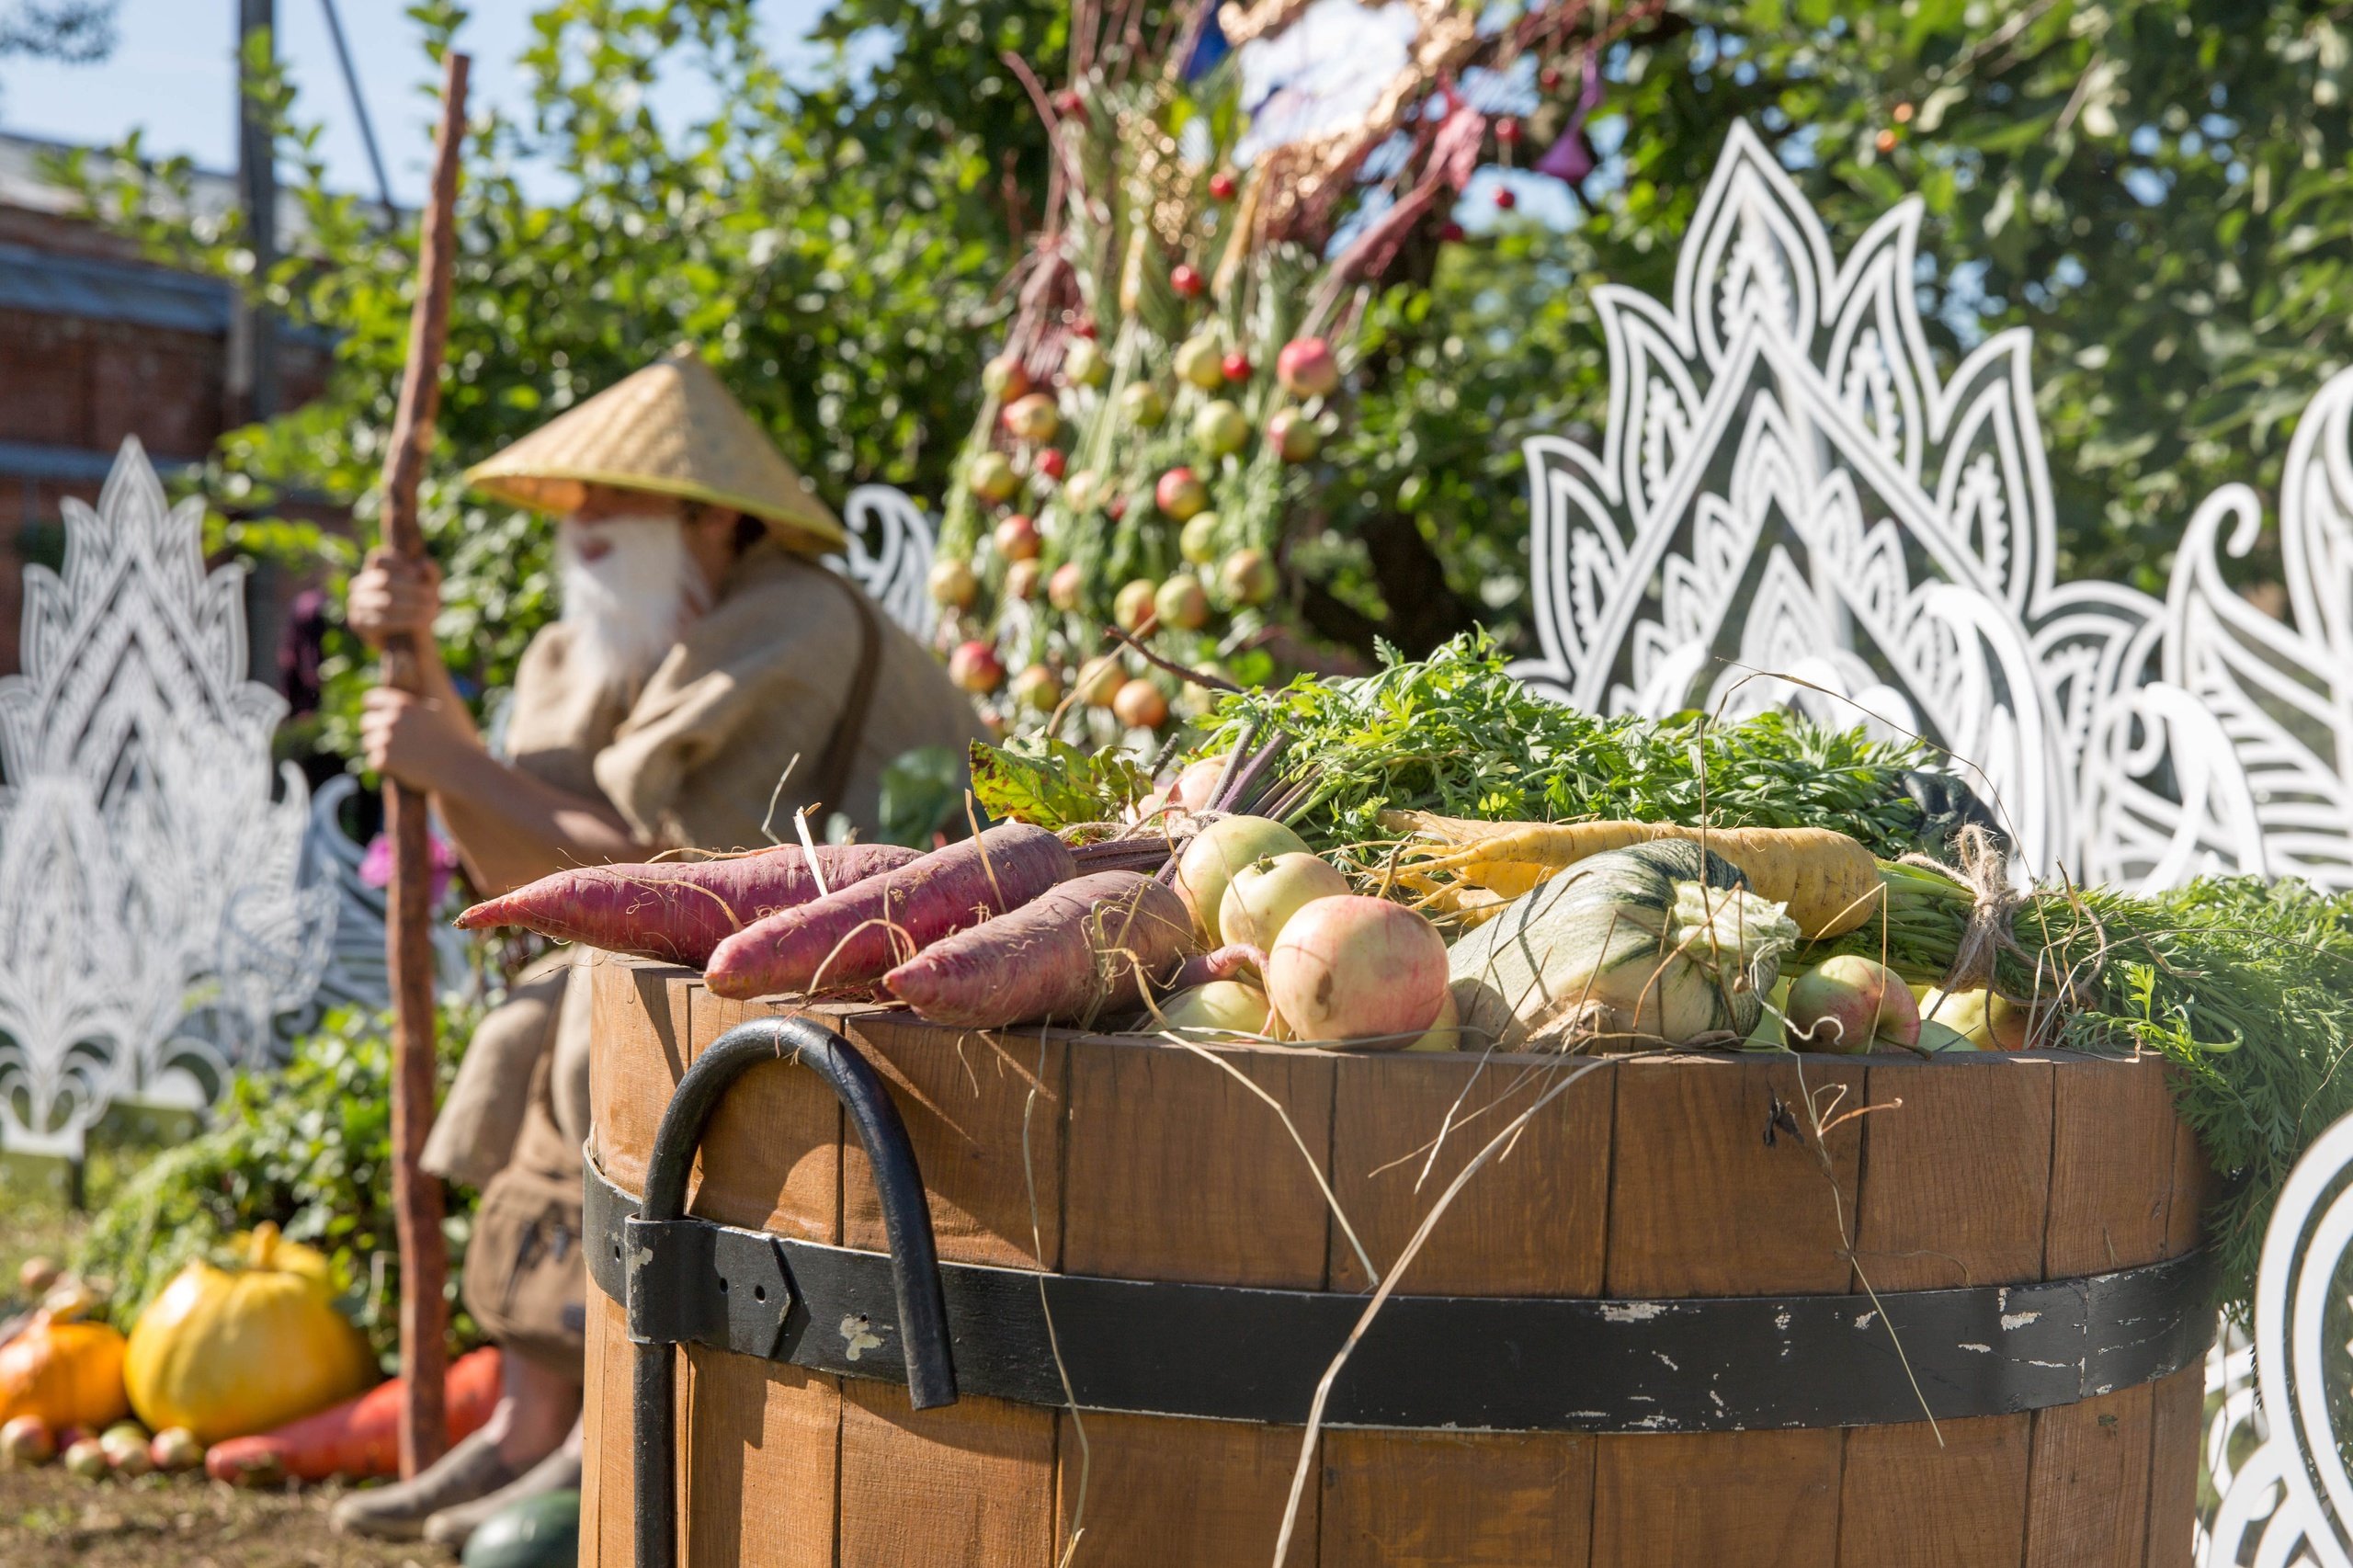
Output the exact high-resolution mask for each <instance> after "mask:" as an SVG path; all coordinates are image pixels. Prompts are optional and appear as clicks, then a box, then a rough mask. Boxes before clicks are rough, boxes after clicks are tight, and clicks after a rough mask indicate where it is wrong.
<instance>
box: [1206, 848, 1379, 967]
mask: <svg viewBox="0 0 2353 1568" xmlns="http://www.w3.org/2000/svg"><path fill="white" fill-rule="evenodd" d="M1349 891H1351V890H1350V889H1349V887H1348V879H1347V878H1346V877H1344V876H1342V875H1341V874H1340V873H1339V872H1337V871H1336V870H1334V869H1332V868H1331V867H1330V866H1329V865H1327V864H1325V863H1324V860H1323V859H1322V858H1320V857H1317V856H1314V855H1302V854H1301V853H1299V852H1298V851H1297V850H1293V851H1291V852H1290V853H1289V854H1285V855H1269V856H1267V857H1265V858H1260V859H1256V860H1253V861H1251V862H1250V864H1248V865H1246V866H1245V867H1243V868H1242V869H1240V870H1237V871H1235V872H1234V873H1233V881H1230V882H1228V883H1226V885H1225V896H1224V897H1222V898H1221V899H1220V900H1219V901H1218V906H1217V939H1218V940H1219V941H1220V942H1247V943H1248V944H1249V945H1250V946H1252V947H1254V948H1257V949H1261V950H1264V949H1269V948H1272V947H1273V946H1274V945H1275V938H1276V937H1279V936H1280V935H1281V934H1282V929H1283V926H1285V925H1286V924H1287V923H1288V922H1289V921H1290V917H1291V916H1292V915H1296V914H1298V913H1299V912H1300V910H1301V908H1302V906H1304V905H1306V904H1309V903H1313V902H1314V901H1315V900H1317V899H1319V898H1336V897H1338V896H1339V895H1341V894H1343V893H1346V892H1349Z"/></svg>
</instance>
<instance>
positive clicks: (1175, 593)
mask: <svg viewBox="0 0 2353 1568" xmlns="http://www.w3.org/2000/svg"><path fill="white" fill-rule="evenodd" d="M1152 610H1153V613H1154V615H1156V616H1158V617H1159V618H1160V624H1161V625H1163V626H1165V627H1169V628H1173V629H1174V630H1176V631H1199V630H1200V629H1201V628H1202V627H1203V626H1205V625H1207V624H1208V623H1209V619H1210V597H1209V595H1208V594H1206V593H1204V592H1202V590H1201V580H1200V579H1199V577H1196V576H1194V575H1193V574H1191V573H1190V572H1179V573H1177V574H1176V575H1175V576H1173V577H1171V578H1169V579H1168V581H1166V582H1165V583H1163V584H1161V585H1160V586H1159V588H1158V589H1156V590H1155V591H1154V594H1153V596H1152Z"/></svg>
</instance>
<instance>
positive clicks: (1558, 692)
mask: <svg viewBox="0 0 2353 1568" xmlns="http://www.w3.org/2000/svg"><path fill="white" fill-rule="evenodd" d="M1921 216H1922V207H1921V204H1920V203H1919V201H1918V200H1917V199H1911V200H1906V201H1904V202H1902V203H1900V204H1899V205H1898V206H1896V207H1895V208H1894V209H1893V210H1891V211H1889V212H1888V213H1887V214H1886V215H1885V216H1884V217H1882V218H1881V220H1880V221H1879V222H1876V223H1874V224H1873V225H1872V226H1871V227H1870V230H1869V231H1868V232H1867V233H1865V234H1864V235H1863V237H1862V239H1861V241H1860V242H1859V244H1857V245H1856V247H1855V249H1854V251H1853V252H1852V254H1850V255H1849V256H1847V257H1846V259H1845V260H1844V261H1843V262H1840V261H1838V260H1836V258H1835V257H1834V256H1833V255H1832V252H1831V247H1830V241H1829V235H1828V233H1827V231H1826V230H1825V229H1824V226H1823V224H1822V222H1821V221H1820V220H1819V219H1818V218H1817V217H1816V216H1815V215H1814V213H1813V210H1811V209H1810V208H1808V207H1807V205H1806V204H1805V201H1804V199H1803V197H1802V195H1801V194H1800V193H1799V191H1798V189H1797V187H1796V185H1795V184H1794V183H1793V182H1792V181H1791V180H1790V177H1789V176H1788V175H1787V174H1786V173H1785V172H1783V170H1782V169H1781V168H1780V166H1779V164H1778V163H1777V162H1775V160H1774V159H1773V157H1772V156H1771V155H1770V153H1768V151H1767V149H1766V148H1765V146H1764V145H1763V143H1762V142H1760V141H1759V140H1758V139H1757V137H1756V135H1755V133H1754V132H1752V131H1750V130H1749V129H1748V128H1747V127H1746V126H1745V125H1735V126H1734V127H1733V131H1732V135H1731V137H1730V139H1729V141H1728V142H1727V143H1726V145H1725V149H1724V153H1723V157H1722V161H1721V162H1720V163H1719V164H1718V165H1717V168H1716V171H1715V174H1714V176H1713V177H1712V178H1711V181H1710V182H1709V186H1708V189H1707V191H1706V193H1705V194H1704V195H1703V196H1702V198H1701V199H1700V202H1699V210H1698V211H1697V213H1696V214H1695V217H1694V224H1693V229H1692V232H1691V233H1690V235H1689V236H1688V238H1687V239H1686V241H1685V243H1684V246H1683V249H1682V252H1681V254H1680V256H1679V257H1678V260H1677V268H1676V278H1675V286H1674V295H1673V299H1672V301H1671V303H1670V304H1661V303H1660V302H1659V301H1655V300H1653V299H1652V298H1650V297H1649V296H1648V295H1645V294H1642V293H1639V292H1636V291H1635V290H1629V289H1624V288H1620V287H1616V286H1609V285H1605V286H1603V287H1600V288H1597V290H1595V291H1594V301H1595V306H1596V309H1597V312H1598V314H1599V316H1600V318H1601V324H1602V329H1603V332H1604V334H1605V336H1606V338H1607V341H1608V352H1609V366H1610V392H1609V411H1608V426H1607V431H1606V434H1605V437H1604V442H1603V447H1602V449H1601V451H1600V452H1598V453H1595V452H1593V451H1591V450H1589V449H1586V448H1585V447H1582V446H1579V445H1577V444H1575V443H1574V442H1570V441H1564V440H1558V439H1553V438H1549V437H1540V438H1537V439H1534V440H1531V441H1529V443H1528V445H1527V458H1528V464H1529V475H1530V484H1531V490H1532V506H1533V514H1534V529H1533V533H1532V536H1531V539H1530V561H1531V567H1532V574H1533V578H1534V581H1533V590H1534V595H1533V597H1534V609H1535V614H1534V621H1535V630H1536V634H1537V640H1538V642H1539V645H1540V650H1541V651H1540V654H1539V655H1538V656H1537V657H1535V658H1533V659H1530V660H1528V661H1525V662H1524V663H1522V664H1521V665H1518V666H1516V668H1517V670H1518V673H1519V674H1520V675H1521V676H1523V677H1524V678H1526V679H1527V680H1529V682H1530V683H1531V684H1533V685H1535V686H1536V687H1539V688H1540V689H1541V690H1543V691H1545V692H1546V693H1548V694H1550V695H1552V696H1553V697H1555V698H1557V699H1561V700H1563V701H1566V702H1572V703H1575V704H1577V705H1579V706H1582V707H1586V708H1590V709H1593V710H1597V711H1603V712H1610V713H1652V714H1656V713H1665V712H1670V711H1673V710H1678V709H1683V708H1688V707H1699V708H1704V709H1707V710H1711V711H1721V712H1723V713H1725V714H1727V715H1728V716H1733V717H1738V716H1741V715H1745V714H1746V713H1750V712H1754V711H1756V710H1758V709H1760V708H1764V707H1768V706H1771V705H1774V704H1779V703H1784V702H1787V703H1791V704H1794V705H1795V706H1797V707H1799V708H1801V709H1802V710H1806V711H1809V712H1811V713H1813V714H1814V715H1815V716H1817V717H1819V718H1822V719H1824V720H1829V721H1834V722H1843V723H1852V722H1858V721H1859V720H1860V721H1863V722H1870V723H1871V724H1872V725H1874V727H1877V728H1880V729H1882V730H1884V731H1887V732H1890V733H1893V732H1918V733H1923V734H1925V735H1927V737H1928V738H1929V739H1930V740H1932V741H1934V742H1935V743H1937V744H1939V745H1941V746H1943V747H1945V748H1946V749H1947V750H1948V751H1949V753H1950V754H1951V756H1953V757H1954V758H1955V759H1957V760H1956V761H1955V763H1954V765H1953V766H1954V768H1955V770H1956V771H1957V772H1960V773H1961V774H1962V775H1963V776H1964V777H1965V778H1968V779H1969V781H1970V782H1971V783H1972V785H1973V786H1975V787H1976V788H1977V789H1978V790H1979V791H1980V792H1981V793H1983V794H1985V795H1987V796H1989V797H1991V801H1992V803H1993V804H1994V805H1995V808H1996V810H1997V811H1998V812H2000V813H2001V815H2002V816H2003V817H2004V819H2005V820H2006V822H2007V823H2008V824H2010V825H2011V827H2012V829H2013V832H2014V835H2015V837H2016V840H2017V844H2018V849H2019V852H2020V854H2021V856H2022V857H2023V858H2024V859H2025V861H2026V863H2027V865H2028V866H2029V868H2030V869H2033V870H2035V871H2038V872H2044V873H2048V872H2052V871H2056V870H2058V869H2062V868H2064V869H2067V870H2068V871H2070V872H2071V873H2073V874H2075V875H2076V876H2078V877H2082V878H2086V879H2088V880H2091V881H2109V882H2114V883H2118V884H2120V885H2124V886H2143V887H2153V886H2163V885H2170V884H2174V883H2177V882H2180V881H2186V880H2188V878H2189V877H2191V876H2194V875H2197V874H2199V873H2200V872H2213V871H2241V870H2244V871H2250V872H2256V873H2270V874H2278V873H2279V872H2283V871H2290V870H2292V871H2295V872H2298V873H2299V874H2302V875H2304V876H2307V877H2310V878H2312V879H2313V881H2317V882H2320V883H2323V884H2324V885H2327V886H2332V887H2342V886H2347V885H2353V792H2349V791H2348V786H2347V779H2348V778H2353V707H2348V705H2353V640H2348V629H2349V628H2353V525H2348V518H2353V446H2349V445H2348V440H2347V420H2348V410H2353V373H2348V377H2340V378H2339V379H2338V380H2337V381H2333V382H2332V383H2330V385H2329V387H2328V388H2327V389H2325V391H2324V392H2323V393H2322V394H2321V396H2320V397H2319V398H2318V399H2317V400H2316V401H2315V403H2314V404H2313V410H2312V412H2311V414H2310V415H2308V416H2307V418H2306V419H2305V421H2304V422H2303V425H2302V426H2301V427H2300V434H2299V436H2298V437H2297V443H2296V447H2295V449H2294V451H2293V452H2292V453H2291V455H2290V465H2289V472H2290V485H2289V493H2288V496H2287V501H2286V505H2285V506H2284V508H2283V518H2282V527H2283V533H2284V535H2285V537H2286V538H2287V540H2288V541H2289V542H2288V550H2289V562H2288V564H2289V576H2290V585H2291V586H2290V595H2291V600H2292V604H2293V609H2294V622H2293V624H2292V625H2288V626H2283V625H2281V624H2280V623H2279V622H2278V621H2275V620H2273V619H2270V618H2269V617H2268V616H2265V615H2263V614H2262V613H2261V612H2260V611H2259V610H2256V608H2253V607H2252V606H2250V605H2248V604H2247V603H2246V602H2245V600H2243V599H2241V598H2240V597H2238V596H2236V595H2235V594H2233V593H2232V592H2230V590H2229V589H2228V588H2226V587H2225V586H2224V585H2223V584H2222V578H2221V575H2220V573H2219V568H2218V566H2217V562H2216V551H2217V548H2218V546H2219V545H2220V544H2222V543H2223V542H2225V541H2223V540H2222V531H2221V529H2222V520H2223V519H2224V518H2225V517H2229V518H2232V519H2234V521H2235V525H2236V526H2235V528H2234V531H2233V532H2232V534H2231V536H2230V539H2229V540H2228V541H2227V543H2228V545H2229V548H2232V549H2234V550H2236V551H2244V550H2245V548H2246V547H2247V545H2248V544H2249V543H2250V542H2251V541H2252V540H2253V538H2254V534H2255V530H2256V527H2257V526H2258V524H2259V521H2260V519H2259V517H2258V515H2257V510H2256V503H2255V498H2254V496H2253V494H2252V493H2250V492H2247V491H2245V489H2244V487H2240V486H2232V487H2228V488H2226V489H2225V490H2223V491H2222V492H2221V493H2218V494H2216V495H2215V496H2214V497H2213V499H2211V501H2209V502H2208V503H2207V505H2206V506H2205V507H2204V508H2202V509H2201V510H2200V513H2199V515H2198V517H2197V518H2196V519H2195V520H2194V521H2193V522H2192V524H2191V526H2190V528H2189V531H2188V536H2187V537H2186V538H2185V540H2184V541H2183V548H2182V551H2181V554H2180V562H2181V564H2180V567H2179V569H2178V571H2177V576H2176V580H2175V583H2174V588H2173V592H2172V594H2171V596H2170V597H2169V599H2168V600H2167V602H2165V603H2163V604H2160V603H2159V602H2157V601H2156V600H2154V599H2152V598H2150V597H2148V596H2146V595H2144V594H2141V593H2139V592H2136V591H2134V590H2132V589H2130V588H2126V587H2123V586H2120V585H2115V584H2108V583H2064V584H2063V583H2060V582H2057V581H2056V580H2055V576H2054V562H2055V561H2056V548H2055V534H2054V527H2053V524H2054V518H2053V516H2052V497H2051V484H2050V474H2049V470H2048V466H2047V462H2046V459H2045V456H2044V452H2043V448H2042V436H2041V430H2040V426H2039V424H2038V423H2037V421H2036V418H2035V415H2034V397H2033V383H2032V380H2031V377H2030V375H2029V350H2030V347H2031V340H2030V338H2029V335H2028V334H2027V333H2025V332H2024V331H2022V330H2013V331H2009V332H2005V333H2002V334H1999V335H1995V337H1993V338H1991V339H1989V340H1988V341H1986V342H1985V343H1984V344H1983V345H1981V346H1980V347H1978V348H1977V349H1975V350H1974V351H1973V352H1972V353H1971V354H1970V355H1968V356H1967V358H1964V359H1963V360H1962V361H1961V364H1960V366H1959V367H1958V368H1957V369H1955V371H1954V372H1953V374H1952V376H1951V377H1950V378H1949V379H1940V378H1939V377H1938V374H1937V371H1936V367H1935V364H1934V362H1933V360H1932V359H1931V358H1930V355H1929V353H1928V349H1927V339H1926V335H1925V334H1924V333H1923V332H1922V330H1921V324H1920V316H1919V310H1918V306H1917V303H1916V301H1915V297H1914V285H1913V279H1914V278H1915V263H1916V261H1917V256H1916V250H1915V243H1916V239H1917V235H1918V232H1919V226H1920V222H1921Z"/></svg>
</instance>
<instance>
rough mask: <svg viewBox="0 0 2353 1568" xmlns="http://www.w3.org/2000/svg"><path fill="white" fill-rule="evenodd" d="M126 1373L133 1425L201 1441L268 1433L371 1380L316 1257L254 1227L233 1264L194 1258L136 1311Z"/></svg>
mask: <svg viewBox="0 0 2353 1568" xmlns="http://www.w3.org/2000/svg"><path fill="white" fill-rule="evenodd" d="M123 1371H124V1377H125V1379H126V1381H128V1383H129V1385H130V1390H131V1405H132V1407H133V1408H135V1409H136V1410H137V1411H138V1412H139V1418H140V1419H141V1420H142V1421H144V1422H146V1423H147V1425H148V1426H151V1427H153V1428H154V1429H156V1430H158V1431H161V1430H163V1429H164V1428H165V1427H168V1426H185V1427H187V1428H188V1430H189V1431H191V1432H193V1433H195V1434H196V1437H197V1440H198V1441H199V1442H200V1443H204V1444H206V1445H208V1446H209V1445H210V1444H213V1443H217V1442H220V1441H221V1440H222V1439H223V1438H226V1437H244V1436H246V1435H247V1434H249V1433H254V1432H267V1431H269V1430H270V1429H271V1428H273V1427H277V1426H283V1425H285V1424H286V1423H287V1422H289V1421H292V1420H296V1419H299V1418H300V1417H301V1416H305V1415H310V1414H311V1413H312V1412H313V1411H318V1410H324V1409H325V1408H326V1407H327V1406H328V1405H330V1404H334V1403H337V1402H338V1401H341V1400H345V1399H348V1398H350V1397H351V1396H352V1395H353V1394H355V1393H358V1392H359V1391H360V1390H362V1389H364V1388H366V1387H367V1386H368V1385H369V1383H370V1382H372V1381H375V1359H374V1358H373V1356H371V1355H370V1354H369V1348H368V1342H367V1340H365V1339H364V1338H362V1337H361V1336H360V1334H359V1331H358V1329H356V1328H354V1327H353V1326H352V1325H351V1323H350V1320H349V1319H347V1318H346V1317H345V1316H344V1315H343V1314H342V1313H341V1312H338V1311H336V1310H335V1288H334V1285H333V1282H332V1280H331V1279H330V1278H329V1270H328V1267H327V1262H326V1259H325V1258H324V1257H322V1256H319V1255H318V1254H317V1253H315V1252H313V1251H312V1250H311V1249H310V1248H309V1247H306V1246H302V1245H301V1244H297V1243H294V1242H288V1241H281V1240H280V1239H279V1238H278V1227H277V1226H275V1225H261V1226H257V1227H256V1229H255V1231H254V1233H253V1234H252V1235H251V1236H250V1237H248V1238H247V1239H246V1241H245V1244H244V1259H243V1261H242V1264H241V1266H240V1267H236V1268H234V1269H223V1268H216V1267H213V1266H212V1265H211V1264H210V1263H206V1262H203V1261H201V1260H199V1261H197V1262H194V1263H191V1264H189V1265H188V1267H186V1268H183V1269H182V1270H180V1272H179V1273H178V1275H177V1276H176V1277H175V1278H173V1280H172V1282H171V1283H170V1284H169V1285H166V1286H165V1287H164V1292H163V1294H162V1295H160V1296H157V1297H156V1298H155V1300H154V1301H153V1302H151V1303H150V1304H149V1305H148V1308H147V1310H146V1311H145V1312H142V1313H140V1314H139V1322H138V1323H137V1324H134V1325H133V1326H132V1328H131V1345H130V1352H129V1357H128V1359H127V1362H126V1365H125V1367H124V1369H123Z"/></svg>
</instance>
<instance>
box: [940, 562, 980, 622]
mask: <svg viewBox="0 0 2353 1568" xmlns="http://www.w3.org/2000/svg"><path fill="white" fill-rule="evenodd" d="M927 585H928V586H929V587H930V589H931V602H932V603H934V604H936V605H944V606H946V607H947V608H949V609H962V608H966V607H967V606H969V605H970V604H971V603H972V600H973V598H974V597H976V596H977V595H978V594H979V593H980V591H981V581H980V579H979V578H978V577H975V576H973V575H972V565H971V563H970V562H963V561H959V560H957V559H956V558H955V557H954V556H952V555H951V556H949V557H947V558H945V559H944V560H940V561H935V562H932V564H931V576H930V578H929V579H928V584H927Z"/></svg>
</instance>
